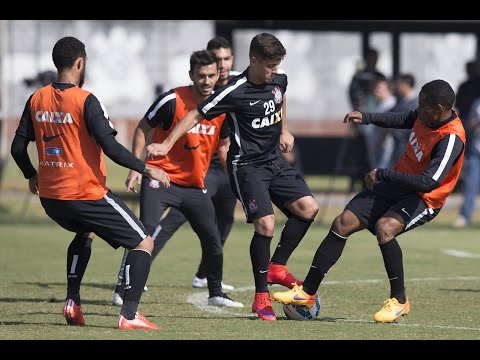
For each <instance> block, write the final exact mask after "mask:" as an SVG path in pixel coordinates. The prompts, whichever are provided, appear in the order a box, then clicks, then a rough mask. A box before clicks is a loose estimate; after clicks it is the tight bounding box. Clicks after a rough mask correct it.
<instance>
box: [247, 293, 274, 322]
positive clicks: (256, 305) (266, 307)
mask: <svg viewBox="0 0 480 360" xmlns="http://www.w3.org/2000/svg"><path fill="white" fill-rule="evenodd" d="M252 313H257V315H258V317H259V318H260V319H262V320H266V321H275V320H277V317H276V316H275V312H274V311H273V308H272V301H271V300H270V294H269V293H268V292H266V293H255V300H253V304H252Z"/></svg>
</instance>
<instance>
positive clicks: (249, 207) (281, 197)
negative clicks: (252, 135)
mask: <svg viewBox="0 0 480 360" xmlns="http://www.w3.org/2000/svg"><path fill="white" fill-rule="evenodd" d="M229 172H230V182H231V184H232V189H233V190H234V193H235V196H236V197H237V198H238V199H239V200H240V202H241V203H242V205H243V210H244V211H245V215H246V217H247V222H249V223H251V222H253V220H254V219H258V218H260V217H263V216H267V215H271V214H273V207H272V202H273V203H274V204H275V206H277V207H278V208H279V209H280V210H281V211H282V212H283V213H284V214H285V215H286V216H287V217H290V216H291V213H290V211H288V209H287V205H288V204H290V203H292V202H294V201H295V200H298V199H300V198H302V197H304V196H313V195H312V192H311V191H310V189H309V187H308V185H307V184H306V182H305V180H304V178H303V177H302V175H300V173H299V172H298V171H297V169H295V168H293V167H292V166H290V164H289V163H288V162H287V161H286V160H285V159H284V158H283V156H280V157H278V158H277V159H275V160H273V161H269V162H267V163H263V164H256V165H243V166H238V167H236V166H235V165H231V166H229Z"/></svg>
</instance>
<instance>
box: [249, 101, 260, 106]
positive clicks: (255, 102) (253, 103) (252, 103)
mask: <svg viewBox="0 0 480 360" xmlns="http://www.w3.org/2000/svg"><path fill="white" fill-rule="evenodd" d="M259 102H260V100H257V101H254V102H251V101H250V106H253V105H255V104H258V103H259Z"/></svg>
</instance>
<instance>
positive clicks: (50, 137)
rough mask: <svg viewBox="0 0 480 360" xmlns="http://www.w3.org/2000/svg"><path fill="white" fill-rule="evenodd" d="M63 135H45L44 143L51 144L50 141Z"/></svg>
mask: <svg viewBox="0 0 480 360" xmlns="http://www.w3.org/2000/svg"><path fill="white" fill-rule="evenodd" d="M62 135H63V134H56V135H52V136H47V135H46V134H45V133H44V134H43V137H42V139H43V141H44V142H49V141H52V140H53V139H55V138H57V137H59V136H62Z"/></svg>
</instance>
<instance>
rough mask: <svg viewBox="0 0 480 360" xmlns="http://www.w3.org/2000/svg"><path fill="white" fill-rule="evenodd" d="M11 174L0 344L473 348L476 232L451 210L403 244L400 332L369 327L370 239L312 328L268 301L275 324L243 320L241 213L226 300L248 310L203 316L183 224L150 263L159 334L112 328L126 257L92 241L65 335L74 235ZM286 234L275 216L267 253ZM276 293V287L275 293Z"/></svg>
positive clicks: (376, 259)
mask: <svg viewBox="0 0 480 360" xmlns="http://www.w3.org/2000/svg"><path fill="white" fill-rule="evenodd" d="M11 164H12V163H11V162H10V164H9V165H8V167H10V165H11ZM12 169H13V168H12V167H10V170H8V172H7V174H9V176H8V177H7V178H6V180H8V181H6V182H4V184H7V185H8V188H9V189H10V190H12V189H21V190H22V191H21V192H16V191H3V192H2V193H1V197H0V234H1V235H0V237H1V239H2V242H1V243H2V250H1V251H0V339H15V340H17V339H72V338H74V339H162V340H163V339H165V340H172V339H180V340H183V339H192V340H195V339H226V340H237V339H272V340H275V339H309V340H312V339H433V340H439V339H477V340H478V339H480V311H479V308H478V294H479V293H480V273H479V269H480V263H479V262H480V242H479V239H478V231H479V227H478V226H475V227H473V228H469V229H462V230H458V229H452V228H451V227H450V226H449V224H450V223H451V220H452V216H453V214H454V213H453V212H452V211H445V212H442V213H440V215H439V216H438V217H437V218H436V219H435V220H434V221H433V222H432V223H430V224H427V225H425V226H423V227H421V228H418V229H415V230H414V231H411V232H409V233H407V234H405V235H402V236H400V237H399V241H400V244H401V246H402V249H403V256H404V262H405V275H406V287H407V293H408V296H409V297H410V301H411V307H412V309H411V312H410V315H409V316H408V317H406V318H402V319H401V320H400V321H399V322H398V323H396V324H375V323H374V322H373V321H372V316H373V314H374V313H375V312H376V311H377V310H379V309H380V307H381V306H382V304H383V301H384V300H385V299H386V298H387V297H388V295H389V285H388V280H387V276H386V274H385V271H384V266H383V260H382V257H381V253H380V250H379V248H378V246H377V244H376V240H375V239H374V237H373V236H372V235H371V234H370V233H368V232H366V231H364V232H361V233H358V234H355V235H353V236H352V237H351V238H350V239H349V241H348V243H347V246H346V249H345V251H344V254H343V256H342V258H341V259H340V260H339V262H338V263H337V264H336V265H335V267H334V268H332V270H331V271H330V272H329V274H328V275H327V277H326V279H325V280H324V283H323V284H322V286H321V287H320V290H319V294H320V298H321V303H322V307H321V313H320V315H319V317H318V319H316V320H313V321H309V322H299V321H291V320H287V319H286V318H285V316H284V314H283V311H282V306H281V305H280V304H278V303H274V305H273V306H274V309H275V311H276V313H277V316H278V321H277V322H275V323H270V322H264V321H261V320H258V319H257V318H256V317H255V316H254V315H253V314H252V313H251V312H250V306H251V303H252V300H253V295H254V288H253V276H252V273H251V265H250V258H249V244H250V239H251V236H252V231H253V228H252V227H251V226H250V225H247V224H245V223H244V221H243V217H242V214H241V212H240V211H239V212H238V214H237V215H238V216H237V222H236V223H235V225H234V227H233V230H232V233H231V235H230V237H229V239H228V241H227V244H226V247H225V254H224V264H225V266H224V281H225V282H226V283H229V284H233V285H235V286H236V288H237V289H236V291H234V292H233V293H231V296H232V297H233V298H234V299H235V300H238V301H241V302H242V303H244V305H245V308H243V309H219V308H216V307H209V306H207V305H206V303H207V291H206V290H202V289H192V287H191V280H192V277H193V275H194V272H195V270H196V267H197V265H198V262H199V259H200V244H199V241H198V239H197V238H196V235H195V234H194V233H193V232H192V230H191V229H190V227H189V226H185V227H184V228H182V229H181V230H180V231H179V232H177V233H176V234H175V236H174V237H173V238H172V239H171V241H170V243H169V244H168V245H167V246H166V247H165V249H164V251H163V252H162V253H161V254H160V255H159V257H158V258H157V260H156V262H154V263H153V265H152V269H151V272H150V278H149V280H148V286H149V291H148V292H145V293H144V295H143V297H142V302H141V304H140V310H141V311H142V312H143V313H145V315H146V316H147V317H148V318H149V319H151V320H152V321H154V322H155V323H157V324H159V325H160V326H161V327H162V330H161V331H158V332H144V331H119V330H117V329H116V328H115V325H116V321H117V317H118V313H119V308H117V307H114V306H113V305H111V296H112V292H113V289H114V286H115V281H116V275H117V270H118V266H119V262H120V260H121V257H122V254H123V251H122V250H121V249H119V250H116V251H114V250H113V249H112V248H110V247H109V246H108V245H107V244H106V243H105V242H104V241H102V240H101V239H98V238H97V239H95V240H94V243H93V251H92V256H91V259H90V263H89V267H88V269H87V272H86V274H85V277H84V280H83V287H82V293H81V294H82V299H83V300H82V302H83V307H84V313H85V318H86V322H87V326H85V327H82V328H79V327H70V326H67V325H66V324H65V320H64V318H63V317H62V315H61V311H62V308H63V302H64V297H65V293H66V277H65V271H66V270H65V262H66V250H67V247H68V245H69V243H70V241H71V239H72V238H73V234H71V233H69V232H67V231H65V230H63V229H61V228H59V227H58V226H57V225H56V224H55V223H53V222H52V221H51V220H50V219H49V218H47V217H46V215H45V214H44V212H43V209H42V208H41V206H40V204H39V201H38V199H37V198H35V197H33V198H32V199H29V198H28V196H27V195H26V194H27V193H26V189H27V183H26V181H25V180H23V179H22V178H21V177H19V176H18V173H16V172H12ZM109 175H110V179H112V176H113V179H114V180H115V181H116V183H117V184H119V185H118V186H121V184H122V183H123V181H124V177H125V175H126V171H125V170H123V169H119V168H118V169H117V168H115V167H114V168H111V172H110V173H109ZM113 179H112V180H113ZM320 182H321V181H320ZM112 187H113V186H112ZM339 210H341V208H334V207H331V208H329V210H328V211H327V213H326V214H325V221H324V222H323V223H320V222H316V223H314V224H313V225H312V227H311V229H310V231H309V232H308V233H307V235H306V237H305V238H304V240H303V241H302V243H301V244H300V246H299V247H298V248H297V250H296V251H295V252H294V254H293V256H292V258H291V259H290V261H289V268H290V270H291V271H292V272H293V273H294V274H296V275H297V276H299V277H301V278H303V277H304V276H305V275H306V273H307V270H308V267H309V266H310V263H311V260H312V257H313V254H314V252H315V250H316V248H317V246H318V244H319V243H320V241H321V240H323V238H324V236H325V234H326V232H327V231H328V224H329V223H330V221H331V220H332V219H333V216H334V215H335V214H336V213H337V212H338V211H339ZM282 225H283V219H282V218H281V217H280V218H279V221H278V228H277V231H276V234H275V238H274V240H273V241H272V251H273V250H274V247H275V245H276V243H277V241H278V236H279V233H280V231H281V226H282ZM453 255H456V256H453ZM282 289H283V288H281V287H278V286H274V287H272V288H271V291H277V290H282Z"/></svg>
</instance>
